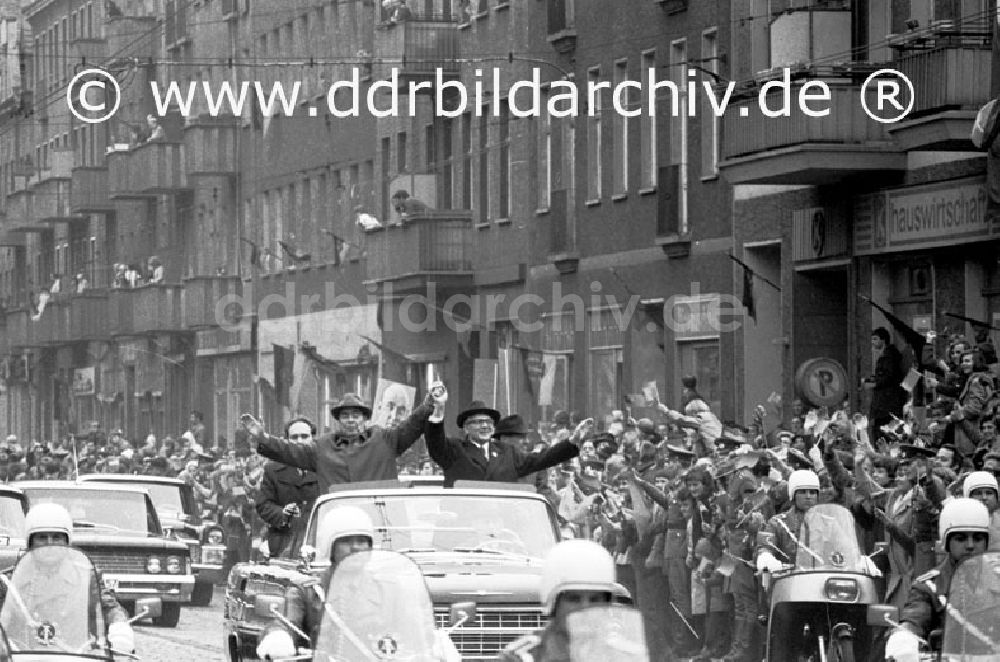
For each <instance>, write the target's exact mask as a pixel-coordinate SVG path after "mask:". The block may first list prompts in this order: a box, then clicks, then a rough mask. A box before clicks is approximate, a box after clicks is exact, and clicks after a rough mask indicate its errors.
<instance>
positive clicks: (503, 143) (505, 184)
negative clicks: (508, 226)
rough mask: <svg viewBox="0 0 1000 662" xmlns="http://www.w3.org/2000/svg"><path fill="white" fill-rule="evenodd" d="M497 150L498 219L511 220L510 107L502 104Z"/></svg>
mask: <svg viewBox="0 0 1000 662" xmlns="http://www.w3.org/2000/svg"><path fill="white" fill-rule="evenodd" d="M498 142H499V149H498V150H497V174H498V175H499V176H500V191H499V192H498V194H497V197H498V199H499V200H498V201H499V203H500V209H499V211H498V212H497V216H498V218H510V166H511V163H510V106H509V105H508V104H506V103H501V107H500V139H499V141H498Z"/></svg>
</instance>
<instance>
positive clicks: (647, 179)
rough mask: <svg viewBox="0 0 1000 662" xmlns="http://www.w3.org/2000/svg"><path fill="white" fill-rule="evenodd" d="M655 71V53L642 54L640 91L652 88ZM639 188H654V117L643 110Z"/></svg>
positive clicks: (653, 51)
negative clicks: (651, 73)
mask: <svg viewBox="0 0 1000 662" xmlns="http://www.w3.org/2000/svg"><path fill="white" fill-rule="evenodd" d="M651 71H652V72H655V71H656V51H655V50H650V51H643V53H642V72H641V75H642V89H644V90H649V89H651V88H652V83H653V81H652V80H651V78H652V77H651V76H650V72H651ZM639 186H640V187H641V188H646V189H650V188H653V187H654V186H656V116H655V115H653V116H650V114H649V109H648V108H643V109H642V113H641V114H640V115H639Z"/></svg>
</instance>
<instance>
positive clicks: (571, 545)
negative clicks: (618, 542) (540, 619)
mask: <svg viewBox="0 0 1000 662" xmlns="http://www.w3.org/2000/svg"><path fill="white" fill-rule="evenodd" d="M572 590H577V591H607V592H608V593H611V594H612V595H616V594H617V593H618V590H619V589H618V587H617V585H616V584H615V560H614V559H613V558H611V554H609V553H608V550H606V549H604V548H603V547H601V546H600V545H598V544H597V543H596V542H593V541H591V540H564V541H562V542H560V543H559V544H557V545H556V546H555V547H553V548H552V551H550V552H549V555H548V556H547V557H546V559H545V568H544V569H543V570H542V580H541V583H540V584H539V589H538V592H539V597H540V598H541V602H542V605H543V606H544V608H545V613H546V614H548V615H549V616H551V615H552V614H553V612H554V611H555V608H556V601H557V599H558V598H559V595H560V594H561V593H563V592H564V591H572Z"/></svg>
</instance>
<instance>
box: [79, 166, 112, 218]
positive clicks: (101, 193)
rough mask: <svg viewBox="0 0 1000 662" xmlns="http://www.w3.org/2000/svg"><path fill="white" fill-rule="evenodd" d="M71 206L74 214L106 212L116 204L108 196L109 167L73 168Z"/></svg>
mask: <svg viewBox="0 0 1000 662" xmlns="http://www.w3.org/2000/svg"><path fill="white" fill-rule="evenodd" d="M72 182H73V183H72V186H71V190H70V197H69V208H70V211H71V212H72V213H74V214H106V213H108V212H111V211H114V209H115V206H114V204H112V202H111V198H110V197H109V196H108V169H107V168H100V167H94V166H84V167H80V168H73V175H72Z"/></svg>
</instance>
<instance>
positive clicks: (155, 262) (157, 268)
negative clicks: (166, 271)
mask: <svg viewBox="0 0 1000 662" xmlns="http://www.w3.org/2000/svg"><path fill="white" fill-rule="evenodd" d="M146 270H147V271H149V282H150V283H151V284H152V283H162V282H163V263H162V262H160V258H159V257H157V256H156V255H154V256H152V257H151V258H149V261H148V262H147V263H146Z"/></svg>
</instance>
